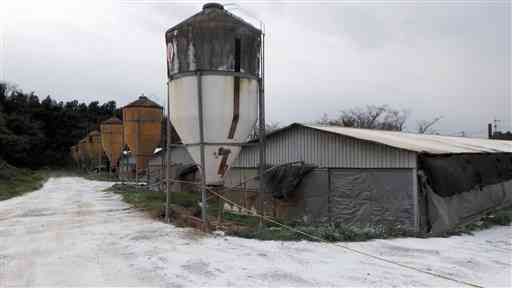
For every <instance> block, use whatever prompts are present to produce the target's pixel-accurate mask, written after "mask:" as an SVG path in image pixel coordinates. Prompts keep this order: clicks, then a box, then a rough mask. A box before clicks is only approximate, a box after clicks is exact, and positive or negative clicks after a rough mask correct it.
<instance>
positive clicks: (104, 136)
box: [100, 117, 123, 168]
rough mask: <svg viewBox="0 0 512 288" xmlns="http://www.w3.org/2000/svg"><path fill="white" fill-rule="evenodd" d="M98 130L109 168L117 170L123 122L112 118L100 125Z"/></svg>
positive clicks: (121, 148) (121, 146)
mask: <svg viewBox="0 0 512 288" xmlns="http://www.w3.org/2000/svg"><path fill="white" fill-rule="evenodd" d="M100 130H101V145H102V147H103V150H104V151H105V154H106V155H107V157H108V160H109V161H110V167H112V168H117V161H119V158H120V157H121V153H122V150H123V122H122V121H121V120H119V118H117V117H112V118H110V119H108V120H105V121H103V122H102V123H101V125H100Z"/></svg>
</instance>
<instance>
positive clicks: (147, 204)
mask: <svg viewBox="0 0 512 288" xmlns="http://www.w3.org/2000/svg"><path fill="white" fill-rule="evenodd" d="M105 191H110V192H114V193H116V194H120V195H121V196H122V198H123V201H125V202H126V203H128V204H131V205H133V206H134V207H136V208H139V209H142V210H144V211H145V212H147V213H148V214H149V215H151V216H152V217H154V218H161V217H163V216H164V213H165V210H164V209H165V208H164V207H165V202H166V195H165V193H163V192H159V191H153V190H150V189H148V188H146V187H144V186H136V185H133V184H122V183H118V184H114V185H113V186H112V187H110V188H107V189H106V190H105ZM199 200H200V196H199V195H197V194H194V193H186V192H173V193H172V200H171V203H172V204H173V205H179V206H181V207H184V208H193V209H196V208H197V209H198V208H199V206H198V205H197V203H198V202H199Z"/></svg>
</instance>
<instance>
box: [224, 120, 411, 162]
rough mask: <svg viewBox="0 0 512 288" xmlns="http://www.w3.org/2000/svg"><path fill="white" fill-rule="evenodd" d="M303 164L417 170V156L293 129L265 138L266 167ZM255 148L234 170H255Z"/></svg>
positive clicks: (247, 149)
mask: <svg viewBox="0 0 512 288" xmlns="http://www.w3.org/2000/svg"><path fill="white" fill-rule="evenodd" d="M293 161H304V162H306V163H310V164H315V165H317V166H318V167H320V168H416V153H415V152H411V151H407V150H401V149H397V148H393V147H389V146H386V145H382V144H378V143H372V142H368V141H364V140H359V139H355V138H350V137H347V136H343V135H336V134H332V133H328V132H322V131H319V130H315V129H312V128H307V127H301V126H295V127H291V128H289V129H287V130H285V131H282V132H280V133H276V134H274V135H270V136H269V137H268V138H267V164H269V165H277V164H283V163H288V162H293ZM258 164H259V160H258V147H257V146H248V147H244V148H243V149H242V152H241V153H240V155H239V157H238V159H237V160H236V161H235V162H234V163H233V167H240V168H242V167H245V168H250V167H257V166H258Z"/></svg>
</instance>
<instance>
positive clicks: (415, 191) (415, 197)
mask: <svg viewBox="0 0 512 288" xmlns="http://www.w3.org/2000/svg"><path fill="white" fill-rule="evenodd" d="M411 172H412V201H413V209H414V230H415V231H416V232H419V231H420V219H419V217H420V209H419V202H418V201H419V194H418V193H419V190H418V169H417V168H413V169H412V171H411Z"/></svg>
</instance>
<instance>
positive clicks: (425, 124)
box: [416, 116, 443, 134]
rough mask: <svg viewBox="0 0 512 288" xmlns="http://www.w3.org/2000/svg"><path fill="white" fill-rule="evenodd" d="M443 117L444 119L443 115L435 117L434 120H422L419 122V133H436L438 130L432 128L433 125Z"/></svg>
mask: <svg viewBox="0 0 512 288" xmlns="http://www.w3.org/2000/svg"><path fill="white" fill-rule="evenodd" d="M441 119H443V117H442V116H438V117H435V118H434V119H432V120H430V121H429V120H420V121H418V122H416V123H417V127H418V133H419V134H436V133H437V131H436V130H434V129H432V127H433V126H434V125H435V124H437V122H439V121H440V120H441Z"/></svg>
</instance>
